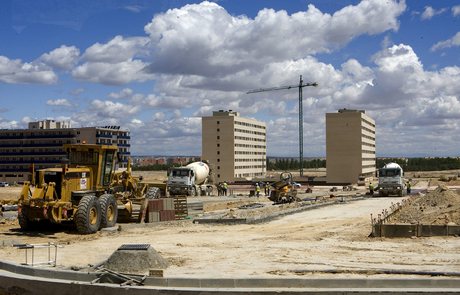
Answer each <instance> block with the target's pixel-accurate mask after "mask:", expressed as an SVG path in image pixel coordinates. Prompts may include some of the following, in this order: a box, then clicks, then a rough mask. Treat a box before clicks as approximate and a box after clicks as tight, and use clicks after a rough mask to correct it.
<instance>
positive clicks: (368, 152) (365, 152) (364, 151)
mask: <svg viewBox="0 0 460 295" xmlns="http://www.w3.org/2000/svg"><path fill="white" fill-rule="evenodd" d="M363 154H370V155H375V151H366V150H363Z"/></svg>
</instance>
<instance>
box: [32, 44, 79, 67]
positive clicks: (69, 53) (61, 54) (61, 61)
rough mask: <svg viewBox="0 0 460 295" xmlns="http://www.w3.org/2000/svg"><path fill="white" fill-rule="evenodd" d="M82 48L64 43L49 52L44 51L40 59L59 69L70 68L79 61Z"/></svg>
mask: <svg viewBox="0 0 460 295" xmlns="http://www.w3.org/2000/svg"><path fill="white" fill-rule="evenodd" d="M79 56H80V50H79V49H78V48H76V47H75V46H66V45H62V46H61V47H59V48H56V49H54V50H52V51H50V52H49V53H44V54H43V55H42V56H41V57H40V60H41V61H42V62H43V63H45V64H47V65H49V66H50V67H53V68H56V69H59V70H70V69H72V68H73V67H74V66H75V65H76V64H77V62H78V58H79Z"/></svg>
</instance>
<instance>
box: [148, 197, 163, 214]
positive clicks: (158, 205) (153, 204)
mask: <svg viewBox="0 0 460 295" xmlns="http://www.w3.org/2000/svg"><path fill="white" fill-rule="evenodd" d="M148 209H149V212H153V211H156V212H158V211H161V210H164V207H163V200H162V199H154V200H149V201H148Z"/></svg>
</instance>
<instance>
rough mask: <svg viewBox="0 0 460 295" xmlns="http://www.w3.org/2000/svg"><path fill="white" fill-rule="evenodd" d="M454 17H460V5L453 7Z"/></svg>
mask: <svg viewBox="0 0 460 295" xmlns="http://www.w3.org/2000/svg"><path fill="white" fill-rule="evenodd" d="M452 15H453V16H459V15H460V5H455V6H454V7H452Z"/></svg>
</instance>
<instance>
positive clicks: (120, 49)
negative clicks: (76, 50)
mask: <svg viewBox="0 0 460 295" xmlns="http://www.w3.org/2000/svg"><path fill="white" fill-rule="evenodd" d="M148 43H149V38H146V37H131V38H123V37H122V36H115V37H114V38H113V39H112V40H110V41H109V42H108V43H105V44H101V43H96V44H94V45H92V46H90V47H89V48H88V49H86V51H85V53H84V54H83V58H84V59H85V60H86V61H88V62H99V63H110V64H116V63H120V62H124V61H126V60H129V59H132V58H134V57H136V56H137V55H139V54H141V53H144V54H145V53H146V51H145V50H143V49H144V48H146V46H147V45H148Z"/></svg>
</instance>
